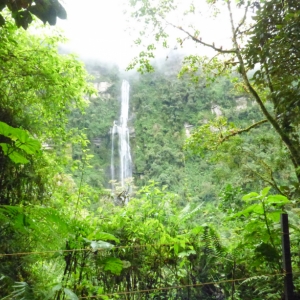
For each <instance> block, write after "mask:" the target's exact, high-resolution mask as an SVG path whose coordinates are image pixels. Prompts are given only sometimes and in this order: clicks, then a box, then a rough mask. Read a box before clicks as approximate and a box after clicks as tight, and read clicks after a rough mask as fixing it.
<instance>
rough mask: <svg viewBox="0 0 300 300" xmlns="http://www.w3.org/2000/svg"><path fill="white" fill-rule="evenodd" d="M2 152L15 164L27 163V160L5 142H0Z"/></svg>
mask: <svg viewBox="0 0 300 300" xmlns="http://www.w3.org/2000/svg"><path fill="white" fill-rule="evenodd" d="M0 146H1V148H2V150H3V153H4V154H5V155H7V156H8V157H9V158H10V159H11V160H12V161H13V162H14V163H16V164H27V163H28V162H29V160H28V159H27V158H26V157H24V156H23V155H22V154H21V153H19V152H18V151H16V150H15V149H14V148H13V147H11V146H10V145H9V144H6V143H0Z"/></svg>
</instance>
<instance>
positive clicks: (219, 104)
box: [0, 0, 300, 300]
mask: <svg viewBox="0 0 300 300" xmlns="http://www.w3.org/2000/svg"><path fill="white" fill-rule="evenodd" d="M11 2H12V1H7V2H5V5H10V3H11ZM209 2H212V3H211V4H212V5H214V4H215V3H216V2H218V1H209ZM261 2H262V3H261V5H262V8H261V9H260V7H259V8H257V5H256V4H255V3H256V2H253V3H252V2H251V1H250V2H247V3H245V2H243V1H240V2H239V4H240V7H242V8H243V7H244V8H246V12H247V10H248V9H250V8H251V9H253V14H254V12H255V14H256V17H257V18H258V20H264V21H265V22H257V23H255V24H254V25H255V26H254V27H251V30H252V31H249V35H250V38H249V42H248V44H246V46H245V48H244V49H241V48H240V46H239V45H236V44H235V46H234V47H235V48H233V50H232V51H231V50H230V54H232V55H234V57H235V58H237V61H236V60H234V59H233V60H232V59H231V58H230V59H229V64H231V67H230V68H229V67H228V68H227V69H226V72H225V70H224V69H223V68H222V63H224V61H223V62H222V61H217V60H214V59H211V60H210V61H209V63H212V64H213V65H212V66H211V67H210V69H209V65H208V64H207V62H205V63H203V61H202V60H201V59H200V58H199V57H195V56H189V57H184V56H183V55H181V54H177V55H176V52H175V51H173V52H170V54H169V55H168V58H167V59H166V60H156V61H154V62H153V63H154V67H155V69H156V71H155V72H152V73H147V74H143V75H140V74H136V73H134V72H133V73H128V74H124V73H122V72H120V71H119V69H118V68H117V67H116V66H109V65H106V64H105V63H102V62H95V61H93V62H91V61H89V62H85V64H83V63H82V62H80V60H79V59H78V58H77V57H76V56H74V55H72V54H64V53H60V52H59V50H58V49H59V44H60V43H61V42H63V41H64V38H63V36H62V34H61V32H60V31H59V30H57V29H55V28H51V29H50V28H48V27H46V28H45V27H43V28H41V27H39V26H38V24H37V22H35V21H33V24H31V27H30V28H29V29H28V30H27V31H25V30H23V29H22V28H18V26H19V27H20V26H21V27H24V28H27V25H28V24H29V23H31V20H30V22H29V20H27V21H28V24H27V23H26V22H27V21H26V20H23V21H24V22H25V21H26V22H25V23H24V24H27V25H26V26H23V25H22V24H18V23H17V21H16V20H17V19H18V15H19V14H17V15H13V19H10V18H9V17H6V18H5V23H3V24H2V23H1V24H0V25H1V27H0V60H1V64H0V68H1V74H0V90H1V95H0V100H1V101H0V168H1V173H0V174H1V175H0V188H1V189H0V240H1V242H0V299H3V300H4V299H14V300H16V299H19V300H21V299H22V300H33V299H37V300H44V299H50V300H52V299H53V300H63V299H71V300H76V299H218V300H221V299H235V300H248V299H249V300H253V299H272V300H273V299H286V298H285V296H284V288H283V281H284V277H285V276H286V274H285V270H284V269H283V266H282V246H281V237H282V230H281V228H280V215H281V213H283V212H286V213H288V215H289V222H290V238H291V251H292V267H293V272H294V289H295V292H294V299H298V298H299V296H298V293H299V289H300V281H299V277H298V274H299V272H300V260H299V244H300V230H299V228H300V219H299V214H300V211H299V201H298V200H299V174H300V173H299V169H298V168H299V160H298V149H299V147H298V143H299V141H298V134H299V124H298V120H299V114H298V113H299V112H298V104H297V103H298V102H297V101H298V97H297V95H298V92H299V88H298V79H297V76H296V75H297V72H298V69H299V68H298V65H299V63H298V58H299V57H298V50H297V49H298V48H297V47H296V46H295V45H294V44H293V43H296V42H297V34H298V33H297V31H296V30H294V28H297V26H298V25H299V13H298V12H299V9H298V6H297V3H296V2H295V3H294V2H293V1H291V2H288V3H285V2H284V1H277V0H272V1H266V2H264V1H261ZM16 3H17V4H18V5H21V6H20V7H19V8H18V11H20V8H23V9H24V13H23V14H25V15H27V14H28V13H30V9H31V7H32V5H33V4H34V3H35V2H32V1H31V2H30V1H17V2H16ZM40 3H42V2H40ZM45 3H46V2H45ZM49 3H50V2H49ZM51 3H52V5H55V3H58V2H57V1H53V2H51ZM137 3H138V2H137V1H131V4H132V5H133V8H134V9H137V11H136V14H135V15H133V16H134V17H135V18H142V17H145V18H146V21H147V22H148V23H147V22H146V24H148V25H149V24H151V22H153V21H155V22H157V23H155V24H156V26H157V27H156V28H158V29H162V28H164V27H160V25H161V24H162V23H160V22H162V20H165V19H166V15H167V13H168V12H170V11H171V10H173V9H175V8H176V7H175V6H173V5H167V4H172V3H173V2H172V1H170V2H168V1H162V2H159V4H160V5H157V7H155V8H153V7H151V3H150V2H148V1H147V0H144V1H142V2H139V5H140V6H138V7H136V6H135V5H136V4H137ZM225 4H227V6H228V8H229V11H230V1H226V3H225ZM5 5H4V6H5ZM271 5H273V6H271ZM2 6H3V5H2ZM2 6H1V8H3V7H4V6H3V7H2ZM23 6H24V7H23ZM33 6H34V5H33ZM49 7H50V6H49ZM61 9H62V8H61ZM153 9H154V10H153ZM270 10H272V11H273V12H274V14H272V17H268V18H266V14H267V13H268V11H270ZM21 11H22V9H21ZM55 12H56V15H55V20H56V16H58V17H59V15H58V14H59V11H58V10H57V11H55ZM153 12H155V14H153ZM189 12H190V13H194V12H195V9H194V8H193V7H192V6H191V7H190V11H189ZM187 13H188V12H187ZM21 15H22V14H21ZM5 16H6V15H5ZM53 16H54V15H52V17H53ZM149 16H150V17H149ZM44 17H45V18H46V15H45V16H44ZM147 18H148V19H147ZM159 18H161V19H159ZM40 19H42V20H43V21H44V22H46V21H47V20H46V19H45V20H46V21H45V20H44V19H43V18H40ZM51 20H52V19H51ZM254 20H256V19H254ZM23 21H22V22H23ZM52 21H53V20H52ZM244 21H245V20H244ZM48 22H49V20H48ZM15 23H16V24H15ZM49 23H50V24H51V22H49ZM52 23H54V22H52ZM243 24H244V23H240V25H238V27H237V28H238V29H239V30H234V32H235V35H234V39H233V42H234V43H236V42H237V41H236V39H237V38H238V35H240V34H242V32H243V30H245V28H242V25H243ZM272 24H273V25H274V24H275V25H276V26H273V25H272ZM31 29H32V30H31ZM177 29H179V30H180V31H182V30H184V29H183V28H182V27H181V28H177ZM249 30H250V29H249ZM261 32H270V36H267V37H265V39H264V40H263V41H262V40H261V39H260V40H259V36H260V34H261ZM185 33H186V34H187V35H189V32H185ZM198 36H199V34H198V35H192V37H193V39H194V40H195V41H196V42H197V43H200V44H201V43H205V42H204V41H202V40H201V39H200V38H198ZM157 37H158V39H157V41H160V40H161V39H167V35H166V34H165V33H164V31H160V32H159V35H158V36H157ZM179 41H181V40H179ZM181 42H182V43H183V41H181ZM257 43H258V44H260V46H259V47H260V48H259V47H255V45H257ZM262 44H263V46H264V47H263V46H261V45H262ZM211 46H212V47H213V48H214V50H216V51H219V52H220V53H223V52H222V51H225V50H224V49H220V48H218V47H216V46H215V45H211ZM289 47H290V49H292V50H289V49H288V48H289ZM257 49H260V52H259V51H258V50H257ZM274 49H277V50H276V51H275V50H274ZM148 50H154V47H150V48H148ZM288 51H289V52H290V54H289V55H290V57H291V60H292V61H293V63H291V62H290V60H288V61H287V59H286V58H287V57H289V56H287V52H288ZM225 54H228V53H227V52H226V53H225ZM271 56H272V58H273V59H270V57H271ZM151 57H152V55H151V53H150V54H149V53H147V52H142V53H141V55H140V57H139V59H138V61H135V63H139V64H140V71H143V70H145V68H146V69H147V70H150V71H151V70H152V66H150V65H149V60H148V58H151ZM199 62H201V63H202V65H201V64H199V65H198V63H199ZM182 63H183V64H184V67H183V68H182ZM187 63H189V67H188V65H187ZM225 63H227V64H228V61H227V60H225ZM251 64H253V67H251V66H252V65H251ZM254 64H256V66H255V68H257V69H255V70H253V68H254ZM281 64H282V65H283V66H284V68H283V71H282V70H281V68H280V66H281ZM237 65H238V66H239V67H238V68H236V66H237ZM279 69H280V71H282V72H283V73H279V72H278V70H279ZM249 70H252V72H248V71H249ZM209 71H212V72H213V73H215V74H214V76H211V72H209ZM221 71H222V72H221ZM223 71H224V72H223ZM254 72H256V73H254ZM178 73H179V74H180V78H178ZM216 74H217V75H218V76H215V75H216ZM251 76H254V77H253V78H252V79H249V78H251ZM123 78H126V79H127V80H128V81H129V82H130V85H131V89H130V120H129V123H130V124H129V126H130V142H131V151H132V156H133V164H134V165H133V171H134V172H133V181H134V184H133V186H132V190H131V192H130V194H129V195H128V197H129V202H128V204H127V205H124V203H123V202H122V201H121V200H122V199H121V197H122V194H123V192H124V190H122V188H121V187H118V188H117V189H116V190H115V191H114V193H113V192H111V190H110V183H109V180H110V158H111V148H112V144H111V127H112V124H113V122H114V120H117V119H118V118H119V111H120V100H121V96H120V89H121V82H122V80H123ZM281 81H284V82H285V84H280V83H281ZM296 150H297V151H296ZM295 151H296V152H295Z"/></svg>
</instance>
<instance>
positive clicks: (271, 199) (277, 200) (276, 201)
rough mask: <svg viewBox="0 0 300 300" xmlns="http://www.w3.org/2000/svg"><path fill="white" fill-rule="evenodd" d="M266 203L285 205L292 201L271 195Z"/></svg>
mask: <svg viewBox="0 0 300 300" xmlns="http://www.w3.org/2000/svg"><path fill="white" fill-rule="evenodd" d="M265 203H269V204H277V205H285V204H288V203H290V200H288V198H287V197H285V196H282V195H270V196H268V198H267V199H266V200H265Z"/></svg>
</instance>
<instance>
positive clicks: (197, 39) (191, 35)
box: [165, 20, 236, 53]
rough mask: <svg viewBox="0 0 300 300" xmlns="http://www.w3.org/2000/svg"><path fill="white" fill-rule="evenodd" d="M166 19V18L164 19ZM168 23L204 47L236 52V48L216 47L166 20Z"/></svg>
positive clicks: (223, 51)
mask: <svg viewBox="0 0 300 300" xmlns="http://www.w3.org/2000/svg"><path fill="white" fill-rule="evenodd" d="M165 21H166V20H165ZM166 22H167V23H168V24H169V25H171V26H173V27H174V28H177V29H179V30H180V31H182V32H184V33H185V34H187V35H188V36H189V37H190V38H191V39H192V40H194V41H195V42H197V43H199V44H201V45H203V46H206V47H209V48H212V49H214V50H215V51H217V52H219V53H236V50H235V49H230V50H223V49H222V47H221V48H218V47H216V46H215V45H214V44H208V43H205V42H203V41H202V39H201V38H198V37H196V36H194V35H193V34H191V33H190V32H188V31H187V30H185V29H183V28H182V27H181V26H176V25H174V24H172V23H170V22H168V21H166Z"/></svg>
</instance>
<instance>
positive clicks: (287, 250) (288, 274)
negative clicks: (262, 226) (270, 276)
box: [280, 214, 294, 300]
mask: <svg viewBox="0 0 300 300" xmlns="http://www.w3.org/2000/svg"><path fill="white" fill-rule="evenodd" d="M280 222H281V232H282V236H281V242H282V261H283V271H284V273H285V276H284V299H285V300H293V299H294V291H293V290H294V285H293V273H292V260H291V246H290V234H289V218H288V214H281V216H280Z"/></svg>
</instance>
